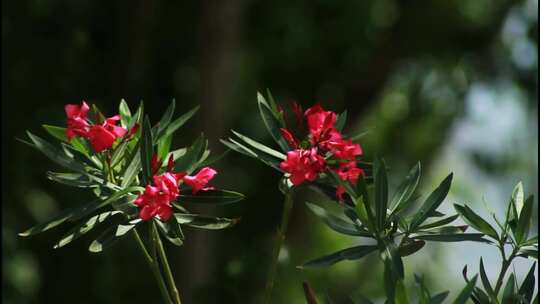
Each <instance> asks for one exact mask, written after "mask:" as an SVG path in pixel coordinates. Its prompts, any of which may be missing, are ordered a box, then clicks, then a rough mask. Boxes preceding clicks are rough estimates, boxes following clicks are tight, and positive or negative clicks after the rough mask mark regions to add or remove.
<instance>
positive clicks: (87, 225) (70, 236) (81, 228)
mask: <svg viewBox="0 0 540 304" xmlns="http://www.w3.org/2000/svg"><path fill="white" fill-rule="evenodd" d="M120 213H121V212H120V211H107V212H104V213H100V214H98V215H94V216H93V217H91V218H89V219H88V220H86V221H84V222H82V223H80V224H79V225H77V226H75V227H73V228H72V229H71V230H70V231H69V232H68V233H66V234H65V235H64V236H63V237H62V239H60V241H58V243H56V244H55V245H54V248H55V249H56V248H60V247H63V246H65V245H67V244H69V243H71V242H72V241H74V240H76V239H78V238H80V237H81V236H83V235H85V234H86V233H87V232H89V231H90V230H92V229H94V228H95V227H96V226H97V225H99V224H101V223H103V222H105V221H106V220H107V219H109V218H111V217H112V216H114V215H116V214H120Z"/></svg>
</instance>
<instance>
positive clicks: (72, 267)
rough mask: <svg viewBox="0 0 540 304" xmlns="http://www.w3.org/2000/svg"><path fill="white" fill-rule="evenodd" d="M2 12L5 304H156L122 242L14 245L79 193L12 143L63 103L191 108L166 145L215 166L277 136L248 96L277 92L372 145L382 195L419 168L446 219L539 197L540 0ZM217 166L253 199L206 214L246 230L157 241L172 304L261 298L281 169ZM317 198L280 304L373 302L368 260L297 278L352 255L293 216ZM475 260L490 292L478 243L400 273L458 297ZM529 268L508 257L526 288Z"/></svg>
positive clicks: (109, 5) (288, 255)
mask: <svg viewBox="0 0 540 304" xmlns="http://www.w3.org/2000/svg"><path fill="white" fill-rule="evenodd" d="M2 6H3V20H2V42H3V52H2V74H3V78H2V141H3V147H2V152H3V153H2V165H3V169H4V171H3V172H2V186H3V189H4V191H3V192H2V201H3V204H2V223H3V227H2V247H3V249H2V266H3V267H2V268H3V271H2V290H3V293H2V300H3V301H4V302H5V303H13V304H24V303H81V304H85V303H159V302H160V295H159V291H158V288H157V286H156V284H155V282H154V280H153V277H152V275H151V272H150V270H149V269H148V267H147V265H146V264H145V262H144V260H143V257H142V256H141V255H140V254H139V252H138V251H137V250H136V247H135V246H134V244H133V242H132V240H130V239H126V240H125V241H122V242H120V243H119V244H117V245H115V246H114V247H113V248H111V250H109V251H106V252H105V253H103V254H90V253H89V252H88V251H87V247H88V245H89V243H90V242H91V241H92V240H93V238H95V237H96V235H97V234H98V233H90V234H89V235H88V236H86V237H84V238H82V239H80V240H78V241H77V242H74V243H73V244H70V246H68V247H66V248H63V249H61V250H53V249H52V245H53V244H54V243H55V242H56V241H57V240H58V239H59V238H60V237H61V236H62V234H63V232H65V231H66V229H67V228H66V227H60V228H57V229H54V230H52V231H48V232H47V233H45V234H43V235H38V236H35V237H32V238H31V239H21V238H19V237H18V236H17V234H16V233H17V232H20V231H22V230H24V229H26V228H28V227H30V226H32V225H34V224H35V223H36V222H39V221H43V220H46V219H47V218H49V217H51V216H53V215H54V214H56V213H57V212H58V211H59V210H61V209H64V208H67V207H69V206H72V205H74V204H80V203H83V202H86V201H87V200H90V199H91V198H92V194H91V193H90V192H89V191H88V192H85V191H84V190H80V189H73V188H68V187H65V186H62V185H57V184H54V183H52V182H51V181H49V180H47V179H46V177H45V172H46V171H47V170H54V169H57V167H56V166H55V165H54V164H53V163H52V162H50V161H49V160H47V159H46V158H45V157H44V156H42V155H40V154H39V153H38V152H37V151H35V150H32V149H30V148H29V147H27V146H25V145H23V144H22V143H20V142H18V141H16V140H15V138H16V137H19V138H22V137H24V136H25V134H24V131H25V130H26V129H29V130H32V131H35V132H36V133H37V134H39V135H44V132H43V130H42V129H40V128H41V127H40V125H41V124H44V123H46V124H53V125H63V124H64V123H65V114H64V112H63V106H64V104H66V103H79V102H80V101H81V100H82V99H85V100H87V101H88V102H91V103H96V104H97V105H98V106H99V107H100V108H101V109H102V110H103V111H104V112H105V113H106V115H107V116H111V115H113V114H115V113H116V112H117V106H118V103H119V101H120V99H121V98H125V99H126V100H127V101H128V103H129V104H130V106H132V107H135V106H136V105H137V104H138V102H139V101H140V100H141V99H143V100H144V101H145V104H146V107H145V108H146V109H147V111H148V113H149V114H150V117H151V118H153V122H155V121H157V119H158V118H159V117H160V115H161V113H162V112H163V111H164V110H165V108H166V107H167V105H168V103H169V102H170V100H171V99H172V98H176V101H177V109H178V110H177V111H178V114H180V113H183V112H186V111H188V110H189V109H191V108H192V107H194V106H195V105H197V104H201V111H200V112H199V113H198V114H197V115H196V116H195V118H194V119H193V120H192V121H191V123H189V124H188V126H185V127H183V129H182V130H181V131H180V132H179V133H178V134H177V136H176V138H174V145H175V146H185V145H188V144H191V142H192V141H193V140H194V139H195V137H196V136H197V134H198V133H199V132H201V131H202V132H204V133H205V134H206V135H207V137H209V139H210V145H211V147H212V150H213V152H214V153H219V152H221V151H223V149H224V147H223V146H222V145H220V144H219V140H218V139H219V138H224V137H227V136H228V135H229V131H228V130H229V129H231V128H232V129H236V130H241V131H243V133H245V134H246V135H249V136H251V137H253V138H256V139H258V140H259V141H261V142H266V143H270V142H271V138H270V136H269V135H268V134H267V133H266V132H265V129H264V127H263V124H262V122H261V121H260V119H259V117H258V112H257V107H256V92H257V91H258V90H260V91H262V90H265V89H266V88H270V89H271V90H272V92H273V95H274V97H276V99H277V100H278V102H280V103H282V104H283V105H284V106H285V107H287V106H288V104H289V102H290V101H292V100H297V101H299V102H300V103H301V104H303V105H304V107H308V106H310V105H312V104H313V103H315V102H321V103H322V105H323V106H324V107H327V108H329V109H332V110H335V111H337V112H341V111H343V110H344V109H347V110H348V111H349V121H348V123H347V125H346V128H345V130H346V133H349V134H354V133H358V132H361V131H366V130H369V131H370V132H369V133H368V134H367V135H366V136H365V137H364V139H363V141H362V146H363V148H364V151H365V154H366V156H367V157H368V158H371V157H373V156H374V155H381V156H384V157H385V160H386V162H387V164H388V165H389V166H390V167H391V171H390V173H389V175H390V186H391V191H392V190H393V189H395V187H396V185H397V183H398V182H399V180H401V178H402V177H403V176H404V175H405V174H406V172H407V170H408V169H409V168H410V167H412V165H414V163H415V162H416V161H421V162H422V167H423V178H422V181H421V188H420V189H421V192H422V193H423V194H426V193H428V192H430V191H431V190H432V189H433V188H434V187H435V186H436V185H437V184H438V183H439V182H440V181H441V180H442V179H443V177H444V176H446V175H447V174H448V173H449V172H451V171H453V172H454V183H453V187H452V189H451V192H450V196H449V197H448V198H447V200H446V202H445V204H444V205H443V209H444V208H446V210H447V211H449V212H452V210H451V204H452V203H455V202H459V203H467V204H470V205H471V207H472V208H473V209H475V210H476V211H478V212H479V213H481V214H483V215H487V214H488V213H487V211H486V205H487V206H489V208H491V209H492V210H493V211H495V212H496V213H498V214H501V215H502V212H503V211H502V210H503V208H504V206H505V205H506V203H507V202H508V199H509V195H510V193H511V190H512V188H513V186H514V185H515V184H516V183H517V182H518V181H519V180H522V181H523V182H524V186H525V191H526V193H534V194H535V195H536V196H537V194H538V188H537V182H538V148H537V145H538V141H537V135H538V129H537V127H538V125H537V118H538V106H537V103H536V100H537V97H538V76H537V73H538V55H537V53H538V48H537V45H538V1H537V0H524V1H506V0H499V1H488V0H475V1H396V0H379V1H375V0H368V1H329V0H316V1H286V0H274V1H253V0H251V1H250V0H229V1H209V0H205V1H151V0H137V1H86V0H77V1H61V0H31V1H29V0H24V1H3V3H2ZM216 168H217V169H218V171H219V175H218V177H217V178H216V180H215V182H214V184H215V185H219V186H220V187H223V188H226V189H234V190H237V191H240V192H243V193H245V194H246V195H247V199H246V200H245V201H243V202H241V203H240V204H238V205H235V206H229V207H227V208H225V207H219V208H205V210H204V211H205V212H208V213H211V214H215V215H222V216H236V215H239V216H242V222H241V223H240V224H239V225H237V226H236V227H234V228H232V229H230V230H224V231H219V232H205V231H202V232H200V231H193V230H188V231H187V232H186V237H187V241H186V242H185V246H184V247H182V248H180V249H178V248H176V247H174V248H173V247H172V246H169V248H168V249H169V250H168V254H169V257H170V259H171V260H172V266H173V268H174V269H173V271H174V273H175V276H176V280H177V285H178V287H179V289H180V292H181V294H182V296H183V300H184V301H183V302H184V303H198V304H199V303H201V304H204V303H258V298H259V297H260V294H261V293H262V290H263V289H264V280H265V276H266V273H267V270H268V266H269V265H268V262H269V260H270V253H271V246H272V244H273V243H272V240H273V235H274V232H275V229H276V228H277V225H278V223H279V216H280V214H281V207H282V197H281V194H280V193H279V191H278V190H277V182H278V179H279V175H278V174H277V172H274V171H273V170H272V169H270V168H267V167H265V166H264V165H263V164H262V163H258V162H257V161H256V160H254V159H247V158H245V157H242V156H240V155H236V154H235V153H229V155H228V156H227V158H226V159H224V160H222V161H221V162H219V163H218V164H216ZM391 193H392V192H391ZM323 199H324V198H322V197H319V196H317V195H314V194H312V193H308V192H302V193H300V194H299V195H298V196H297V199H296V204H295V206H294V208H293V214H292V217H291V223H290V226H289V230H288V234H287V235H288V239H287V242H286V246H285V249H284V250H283V251H282V252H281V256H280V265H279V271H278V273H277V277H276V285H275V292H274V297H273V299H274V300H273V303H303V302H304V300H303V298H302V286H301V283H302V281H304V280H307V281H309V282H310V283H311V285H312V286H313V288H314V289H315V290H316V291H317V292H318V294H319V295H322V294H323V293H328V294H330V295H331V296H332V297H333V298H335V299H336V302H337V303H349V302H347V300H346V297H347V296H348V295H350V294H352V293H355V292H361V293H362V294H364V295H366V296H369V297H371V298H372V299H375V300H376V299H381V297H382V296H383V288H382V285H381V283H382V277H381V275H382V267H381V265H380V263H379V262H378V259H377V257H376V256H375V255H372V256H369V257H367V258H366V259H364V260H362V262H343V263H341V264H338V265H335V266H333V267H331V268H325V269H315V270H298V269H295V266H297V265H300V264H302V263H303V262H305V261H306V260H307V259H311V258H315V257H318V256H321V255H323V254H327V253H331V252H333V251H336V250H338V249H341V248H344V247H349V246H351V245H352V244H354V243H355V242H358V240H352V239H350V238H345V237H342V236H339V235H336V234H335V233H333V232H332V231H330V230H329V229H328V228H326V227H325V226H324V224H323V223H322V222H320V221H319V220H318V219H317V218H315V216H314V215H313V214H312V213H310V212H309V211H308V210H307V209H306V207H305V205H304V204H303V202H304V201H306V200H310V201H320V200H323ZM483 201H485V203H483ZM192 208H193V209H194V210H198V209H197V208H195V207H192ZM535 208H537V207H535ZM536 210H537V209H536ZM535 214H536V213H535ZM534 221H535V225H534V226H533V229H534V231H535V232H537V231H538V228H537V218H536V217H535V220H534ZM480 256H484V257H485V261H486V264H487V272H488V275H489V276H490V277H491V278H494V277H495V276H496V275H497V274H498V271H499V263H500V262H499V259H498V257H497V255H494V254H493V253H491V252H490V250H489V248H488V247H487V246H486V245H479V244H474V243H461V244H451V245H439V244H428V245H427V246H426V247H425V249H424V250H423V251H421V252H420V253H419V254H417V255H415V256H412V257H407V258H405V263H406V272H407V273H406V276H407V278H408V281H409V283H412V282H413V280H412V274H413V273H414V272H416V273H423V274H425V275H426V277H427V278H429V280H427V281H428V282H429V284H428V285H430V286H431V287H432V290H434V291H442V290H446V289H450V290H451V291H452V292H455V291H456V290H457V289H458V288H460V287H461V286H462V285H463V279H462V278H461V274H460V272H461V269H462V267H463V266H464V265H465V264H469V267H470V269H471V270H470V271H471V272H476V271H477V265H478V261H479V258H480ZM528 266H529V267H530V262H528V261H520V262H519V263H517V266H516V268H515V270H514V271H515V272H516V273H517V275H518V280H519V281H521V279H522V278H523V276H524V273H525V272H526V270H527V267H528ZM454 296H455V293H454Z"/></svg>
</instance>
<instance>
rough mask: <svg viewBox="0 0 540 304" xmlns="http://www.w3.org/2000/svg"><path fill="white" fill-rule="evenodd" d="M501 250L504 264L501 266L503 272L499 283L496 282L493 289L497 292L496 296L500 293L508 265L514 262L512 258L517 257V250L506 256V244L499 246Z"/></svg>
mask: <svg viewBox="0 0 540 304" xmlns="http://www.w3.org/2000/svg"><path fill="white" fill-rule="evenodd" d="M499 249H500V250H501V255H502V258H503V262H502V266H501V273H500V274H499V277H498V278H497V283H496V284H495V290H494V291H493V292H494V293H495V296H497V295H498V294H499V291H500V289H501V287H502V283H503V280H504V276H505V275H506V271H507V270H508V267H510V265H511V264H512V260H513V259H514V258H515V257H516V250H512V253H511V254H510V256H509V257H508V259H507V258H506V254H505V253H504V244H503V245H501V246H500V247H499Z"/></svg>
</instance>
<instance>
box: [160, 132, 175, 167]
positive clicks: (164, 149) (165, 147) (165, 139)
mask: <svg viewBox="0 0 540 304" xmlns="http://www.w3.org/2000/svg"><path fill="white" fill-rule="evenodd" d="M171 142H172V135H166V136H162V137H161V138H160V139H159V140H158V142H157V156H158V158H159V159H160V160H162V161H163V164H166V163H167V161H168V158H167V155H168V153H169V149H170V148H171Z"/></svg>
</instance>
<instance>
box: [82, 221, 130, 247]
mask: <svg viewBox="0 0 540 304" xmlns="http://www.w3.org/2000/svg"><path fill="white" fill-rule="evenodd" d="M135 226H136V225H134V224H129V225H118V226H116V227H114V226H113V227H110V228H109V229H107V230H106V231H105V232H104V233H103V234H102V235H101V236H100V237H99V238H97V239H96V240H94V241H93V242H92V244H90V247H88V250H89V251H90V252H94V253H97V252H102V251H103V250H105V249H107V248H109V247H111V246H112V245H114V244H116V242H118V241H119V240H120V239H121V238H122V237H123V236H124V235H126V234H127V233H128V232H130V231H131V230H132V229H133V228H135Z"/></svg>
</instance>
